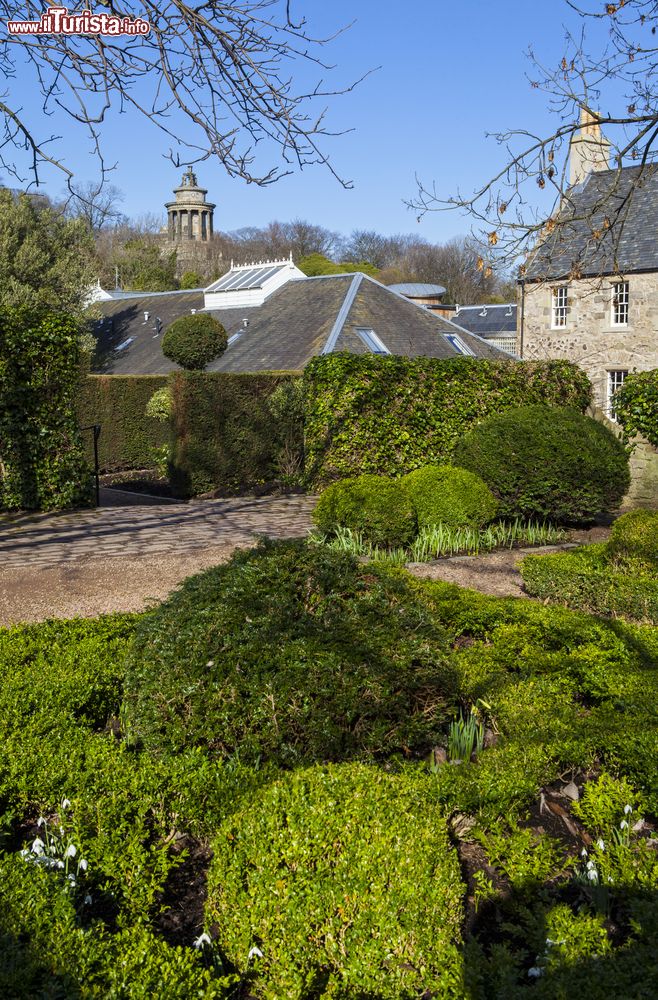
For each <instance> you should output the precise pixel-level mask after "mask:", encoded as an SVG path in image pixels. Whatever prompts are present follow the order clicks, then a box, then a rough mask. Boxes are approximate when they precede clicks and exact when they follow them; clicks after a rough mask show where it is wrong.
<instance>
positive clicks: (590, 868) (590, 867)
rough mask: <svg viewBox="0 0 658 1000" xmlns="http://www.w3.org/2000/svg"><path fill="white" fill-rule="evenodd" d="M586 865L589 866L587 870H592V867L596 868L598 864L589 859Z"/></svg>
mask: <svg viewBox="0 0 658 1000" xmlns="http://www.w3.org/2000/svg"><path fill="white" fill-rule="evenodd" d="M586 867H587V870H588V871H590V872H591V870H592V868H596V865H595V864H594V862H593V861H588V862H587V866H586Z"/></svg>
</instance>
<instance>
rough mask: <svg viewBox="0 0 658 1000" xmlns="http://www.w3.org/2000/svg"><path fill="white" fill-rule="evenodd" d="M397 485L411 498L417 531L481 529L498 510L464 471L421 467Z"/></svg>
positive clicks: (480, 483)
mask: <svg viewBox="0 0 658 1000" xmlns="http://www.w3.org/2000/svg"><path fill="white" fill-rule="evenodd" d="M400 482H401V483H402V485H403V486H404V488H405V489H406V491H407V493H408V494H409V496H410V497H411V500H412V503H413V505H414V508H415V510H416V516H417V518H418V527H419V528H425V527H431V526H433V525H435V524H449V525H452V526H453V527H456V528H458V527H466V526H469V527H474V528H481V527H482V526H483V525H484V524H486V523H487V522H488V521H491V520H492V519H493V518H494V517H495V516H496V512H497V510H498V503H497V501H496V498H495V497H494V495H493V493H492V492H491V490H490V489H489V487H488V486H487V484H486V483H485V482H484V481H483V480H482V479H481V478H480V477H479V476H476V475H475V473H474V472H469V471H468V470H467V469H459V468H456V467H454V466H451V465H425V466H423V468H422V469H416V470H415V471H414V472H410V473H409V474H408V475H407V476H403V477H402V479H401V480H400Z"/></svg>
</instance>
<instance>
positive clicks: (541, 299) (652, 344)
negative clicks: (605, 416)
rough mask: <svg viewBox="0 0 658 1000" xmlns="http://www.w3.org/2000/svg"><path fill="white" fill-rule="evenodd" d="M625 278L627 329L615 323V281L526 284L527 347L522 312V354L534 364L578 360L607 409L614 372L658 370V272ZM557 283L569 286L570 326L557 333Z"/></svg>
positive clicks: (598, 403) (519, 321)
mask: <svg viewBox="0 0 658 1000" xmlns="http://www.w3.org/2000/svg"><path fill="white" fill-rule="evenodd" d="M625 280H627V281H628V283H629V322H628V325H627V326H613V325H612V284H613V281H614V279H613V278H597V279H596V280H591V279H581V280H579V281H569V282H555V283H551V284H549V283H546V284H528V285H526V289H525V309H524V313H525V316H524V323H523V327H524V329H523V343H521V312H522V310H521V308H519V310H518V317H519V318H518V323H519V330H518V333H517V353H518V354H520V355H521V356H522V357H523V359H524V360H528V361H535V360H546V359H548V358H567V359H568V360H569V361H575V362H577V364H579V365H580V366H581V368H583V369H584V370H585V371H586V372H587V374H588V375H589V378H590V381H591V382H592V386H593V388H594V400H595V403H596V405H597V406H599V407H600V408H601V409H603V410H605V409H606V407H607V389H608V371H609V370H611V369H625V370H627V371H632V370H633V369H637V370H638V371H646V370H648V369H651V368H658V274H631V275H628V276H625ZM553 284H568V286H569V313H568V317H567V325H566V327H562V328H561V329H555V330H554V329H551V320H552V288H553ZM520 304H521V303H520V300H519V306H520ZM521 351H522V353H521Z"/></svg>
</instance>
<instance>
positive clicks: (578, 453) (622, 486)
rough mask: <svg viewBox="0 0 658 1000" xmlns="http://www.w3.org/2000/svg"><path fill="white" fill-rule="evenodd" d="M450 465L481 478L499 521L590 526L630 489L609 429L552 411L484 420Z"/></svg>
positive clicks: (537, 409)
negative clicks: (528, 520)
mask: <svg viewBox="0 0 658 1000" xmlns="http://www.w3.org/2000/svg"><path fill="white" fill-rule="evenodd" d="M453 461H454V462H455V464H456V465H459V466H461V467H462V468H465V469H469V470H470V471H471V472H475V473H477V474H478V475H480V476H481V477H482V479H484V481H485V483H486V484H487V486H489V488H490V489H491V491H492V493H493V494H494V496H495V497H496V499H497V500H498V501H499V504H500V508H499V514H500V515H501V516H503V517H517V516H518V517H542V518H548V519H549V520H552V521H565V522H570V521H571V522H573V521H575V522H587V521H592V520H593V519H594V518H595V517H596V515H597V514H600V513H604V512H609V511H614V510H615V509H616V508H617V507H618V506H619V503H620V502H621V499H622V497H623V496H624V494H625V493H626V491H627V489H628V487H629V485H630V473H629V470H628V455H627V453H626V449H625V448H624V446H623V444H622V442H621V441H620V440H619V439H618V438H616V437H615V435H614V434H613V433H612V432H611V431H610V430H608V428H607V427H604V425H603V424H600V423H598V421H596V420H592V419H591V417H585V416H583V415H582V414H581V413H578V411H577V410H570V409H561V408H557V407H550V406H523V407H519V408H518V409H512V410H506V411H505V412H504V413H500V414H497V415H496V416H492V417H488V418H487V419H486V420H483V421H482V423H481V424H479V425H478V426H477V427H475V428H473V430H471V431H470V432H469V433H468V434H467V435H466V436H465V437H464V438H462V440H461V441H460V442H459V444H458V445H457V447H456V449H455V453H454V458H453Z"/></svg>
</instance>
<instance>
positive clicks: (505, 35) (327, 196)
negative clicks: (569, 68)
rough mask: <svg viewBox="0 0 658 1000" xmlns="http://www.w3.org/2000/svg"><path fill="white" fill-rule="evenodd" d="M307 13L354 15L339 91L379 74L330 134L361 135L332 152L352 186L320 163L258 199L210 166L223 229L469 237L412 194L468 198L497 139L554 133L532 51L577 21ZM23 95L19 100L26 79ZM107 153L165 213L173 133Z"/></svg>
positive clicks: (365, 10) (523, 6)
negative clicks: (413, 207)
mask: <svg viewBox="0 0 658 1000" xmlns="http://www.w3.org/2000/svg"><path fill="white" fill-rule="evenodd" d="M296 6H297V9H305V10H306V11H307V16H308V18H309V23H310V24H311V26H312V27H313V28H314V29H316V30H317V31H318V32H319V33H322V32H324V31H328V30H331V29H333V28H335V27H336V26H339V25H341V24H344V23H347V22H349V21H351V20H353V19H356V23H355V24H354V25H353V27H352V28H351V29H350V30H349V31H348V32H346V33H345V34H344V35H342V36H341V37H340V38H338V39H337V40H336V41H335V42H333V43H332V44H331V46H330V47H329V48H328V49H327V50H326V57H327V58H328V59H329V60H330V61H331V62H332V63H335V64H336V66H337V69H336V71H335V78H336V82H339V81H343V82H345V83H349V82H351V81H353V80H354V79H356V78H358V77H359V76H360V75H361V74H362V73H363V72H365V71H366V70H367V69H370V68H374V67H381V68H379V69H378V70H377V71H376V72H374V73H373V74H372V75H371V76H369V77H368V78H367V79H366V80H365V81H364V82H363V83H362V84H361V85H360V86H359V87H358V88H357V89H356V90H355V91H354V92H353V93H350V94H347V95H345V96H343V97H340V98H336V99H335V101H334V102H333V104H332V106H331V113H330V122H331V124H332V125H333V126H334V127H335V128H336V129H348V128H351V129H353V131H351V132H349V133H348V134H346V135H343V136H341V137H338V138H335V139H328V140H327V142H326V147H325V148H326V149H327V150H328V151H329V152H330V154H331V158H332V162H333V163H334V165H335V167H336V168H337V170H338V171H339V172H340V173H341V174H343V175H344V176H346V177H348V178H350V179H351V180H352V181H353V182H354V188H353V190H349V191H345V190H343V189H342V188H341V187H340V186H339V184H338V183H337V182H336V181H335V180H334V179H333V178H332V177H331V176H330V174H329V173H328V171H326V170H324V169H323V168H322V167H313V168H309V169H307V170H305V171H303V172H302V173H301V174H300V173H296V174H295V175H294V176H292V177H287V178H284V179H283V180H281V181H280V182H278V183H277V184H275V185H271V186H268V187H266V188H262V189H259V188H258V187H256V186H255V185H247V184H246V183H245V182H244V181H241V180H237V179H231V178H229V177H228V176H227V175H226V173H225V172H224V171H223V170H222V168H221V165H219V164H213V163H211V162H206V163H203V164H200V165H199V167H198V168H197V172H198V176H199V181H200V183H202V184H203V186H204V187H207V188H208V189H209V197H210V199H211V200H212V201H214V202H216V204H217V208H216V216H215V226H216V228H219V229H223V230H232V229H238V228H240V227H242V226H259V225H264V224H265V223H267V222H268V221H270V220H272V219H280V220H288V219H292V218H295V217H297V218H303V219H307V220H309V221H312V222H316V223H319V224H321V225H324V226H326V227H328V228H330V229H336V230H338V231H341V232H344V233H348V232H350V231H351V230H352V229H376V230H378V231H380V232H383V233H396V232H414V233H418V234H420V235H423V236H424V237H426V238H427V239H430V240H435V241H444V240H446V239H448V238H450V237H452V236H454V235H457V234H461V233H466V232H468V230H469V228H470V224H469V222H468V220H466V219H465V218H464V217H460V216H459V215H457V214H456V213H445V212H440V213H432V214H429V215H427V216H425V218H424V219H423V220H422V222H421V223H420V224H419V223H417V221H416V217H415V214H414V213H413V212H411V211H409V210H408V209H407V208H406V207H405V205H404V200H405V199H409V198H412V197H413V196H414V193H415V190H416V187H415V180H414V177H415V175H416V174H418V175H419V176H420V177H422V178H423V180H424V181H426V182H427V183H432V182H436V185H437V188H438V189H439V190H440V191H441V192H442V193H443V194H445V195H446V196H450V195H451V194H454V193H455V192H456V191H457V189H460V190H461V191H462V192H463V193H465V192H468V191H470V190H471V189H473V188H474V187H475V186H476V185H477V184H478V183H479V182H481V181H482V180H483V179H485V178H486V177H487V176H488V175H489V174H490V173H491V172H492V171H493V170H494V168H495V167H496V166H497V165H499V164H500V163H501V162H502V151H501V150H500V149H499V148H498V146H497V145H496V142H495V140H494V139H491V138H489V139H487V137H486V133H487V132H495V131H498V130H503V129H506V128H514V127H530V128H532V129H533V130H534V129H536V130H538V131H542V130H545V131H549V130H551V129H552V128H554V127H555V123H556V122H555V119H554V118H553V117H552V116H551V115H550V114H549V113H548V111H547V107H546V97H545V95H543V94H542V93H541V92H539V91H537V90H534V89H532V88H531V86H530V84H529V82H528V80H527V77H526V74H528V73H529V72H530V64H529V62H528V59H527V57H526V53H527V50H528V48H529V46H531V45H532V46H533V47H534V48H535V50H536V52H537V55H538V56H539V57H540V58H541V59H542V60H543V61H544V62H546V63H554V62H555V61H556V59H559V57H560V55H561V53H562V47H563V37H564V30H563V25H565V24H567V23H569V22H571V23H572V24H573V19H572V17H571V16H570V14H569V10H568V8H567V5H566V3H564V2H563V0H547V2H545V3H543V4H541V5H540V4H536V3H529V2H528V0H525V2H523V0H498V2H496V3H492V2H490V0H461V2H454V0H413V2H412V3H408V4H407V5H406V8H403V10H404V13H405V15H406V16H403V17H402V16H401V6H400V4H399V3H398V2H396V3H392V2H391V0H351V2H348V0H332V2H331V3H327V4H325V3H322V2H320V0H314V2H313V0H312V2H308V0H307V2H305V3H301V0H297V4H296ZM90 7H91V8H92V9H93V7H94V5H93V2H92V3H91V4H90ZM293 10H294V7H293ZM11 88H12V90H13V91H14V93H17V92H18V93H20V92H21V79H20V75H19V79H18V80H17V81H15V82H13V83H12V84H11ZM23 92H24V91H23ZM31 104H32V107H33V109H34V110H35V113H36V108H37V107H38V105H37V103H36V100H35V98H34V97H32V98H28V99H27V100H26V107H27V108H30V105H31ZM50 125H51V126H52V123H50ZM58 126H59V123H57V122H56V121H55V124H54V126H52V127H55V128H57V129H58V130H59V131H61V133H62V135H63V136H64V144H63V147H60V149H62V148H63V149H64V150H65V159H66V162H67V165H68V166H69V167H70V168H71V169H73V170H74V171H75V172H76V175H77V176H79V178H80V179H81V180H83V181H84V180H93V179H95V165H94V161H93V160H92V158H91V156H90V154H89V151H88V140H87V139H86V138H85V137H84V136H83V135H81V134H79V133H77V132H76V131H75V130H73V129H72V128H71V127H70V126H66V125H64V126H63V127H62V128H61V129H60V128H58ZM104 143H105V151H106V155H107V158H108V159H111V160H116V161H117V169H116V171H115V172H114V174H113V175H112V183H114V184H115V185H116V186H117V187H119V188H120V189H121V190H122V191H123V192H124V195H125V200H124V202H123V206H122V207H123V210H124V211H125V212H126V214H128V215H131V216H135V215H138V214H140V213H142V212H160V211H162V206H163V204H164V202H165V201H167V200H169V198H170V197H171V189H172V188H173V187H174V185H175V184H177V183H178V182H179V178H180V175H181V173H182V170H176V169H175V168H174V167H173V165H172V164H171V163H170V162H169V161H168V160H167V159H166V158H165V157H164V155H163V154H166V152H167V149H168V143H167V138H166V136H164V135H162V134H161V133H160V132H159V130H158V129H157V128H156V127H155V126H152V125H150V124H149V123H148V122H145V121H144V120H143V119H141V118H140V117H138V116H137V115H118V114H116V113H113V114H111V115H110V117H109V119H108V122H107V124H106V126H105V128H104ZM44 177H45V179H46V184H45V186H44V190H46V191H47V192H48V193H49V194H51V195H53V196H57V195H59V194H61V192H62V190H63V184H62V182H61V180H59V178H58V177H57V176H56V175H55V174H54V172H53V171H46V172H45V174H44ZM5 180H8V179H7V178H5ZM10 183H13V182H10Z"/></svg>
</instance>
